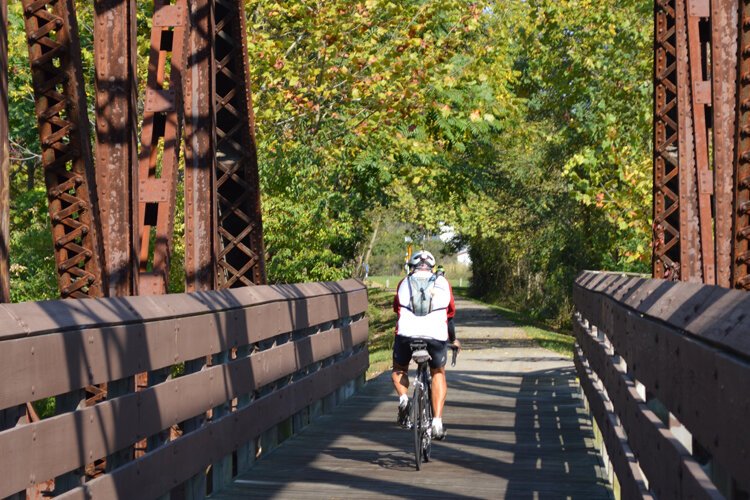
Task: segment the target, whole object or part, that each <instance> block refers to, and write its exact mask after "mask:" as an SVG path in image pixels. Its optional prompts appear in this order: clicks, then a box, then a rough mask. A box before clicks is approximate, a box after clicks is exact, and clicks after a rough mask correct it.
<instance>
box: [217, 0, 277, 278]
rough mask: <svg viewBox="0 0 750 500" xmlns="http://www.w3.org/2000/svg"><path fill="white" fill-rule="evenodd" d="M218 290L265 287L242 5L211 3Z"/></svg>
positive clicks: (228, 1)
mask: <svg viewBox="0 0 750 500" xmlns="http://www.w3.org/2000/svg"><path fill="white" fill-rule="evenodd" d="M214 9H215V19H216V28H215V29H216V31H215V37H214V39H215V49H214V50H215V57H216V61H215V71H216V72H215V85H216V89H215V92H216V161H217V170H216V197H217V201H216V204H217V235H218V236H217V237H218V246H219V249H218V252H219V253H218V256H217V268H218V270H217V272H218V285H219V288H233V287H238V286H246V285H253V284H262V283H265V282H266V271H265V258H264V249H263V223H262V218H261V209H260V183H259V179H258V158H257V151H256V144H255V116H254V114H253V107H252V96H251V93H250V79H249V76H250V72H249V61H248V54H247V40H246V37H247V28H246V25H245V15H244V2H242V1H239V0H215V7H214Z"/></svg>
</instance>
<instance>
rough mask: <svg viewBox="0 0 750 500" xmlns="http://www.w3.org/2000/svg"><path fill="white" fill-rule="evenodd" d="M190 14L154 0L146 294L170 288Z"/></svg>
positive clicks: (146, 147)
mask: <svg viewBox="0 0 750 500" xmlns="http://www.w3.org/2000/svg"><path fill="white" fill-rule="evenodd" d="M186 15H187V7H186V2H185V0H178V1H177V3H175V4H170V3H169V1H168V0H155V1H154V16H153V24H152V28H151V49H150V52H149V65H148V82H147V84H146V97H145V109H144V113H143V127H142V129H141V151H140V155H139V167H138V188H137V196H138V235H139V244H138V248H139V276H138V289H139V293H140V294H141V295H159V294H163V293H166V292H167V288H168V278H169V257H170V252H171V246H172V236H173V232H174V208H175V194H176V185H177V167H178V160H179V142H180V128H181V127H180V113H179V109H180V106H181V93H182V92H181V85H182V72H183V64H184V60H183V46H184V42H185V40H184V38H185V24H186ZM167 63H169V64H167ZM167 68H169V70H170V71H169V75H167V73H166V72H167ZM167 78H169V80H168V81H167ZM167 83H168V85H166V84H167ZM165 85H166V86H165Z"/></svg>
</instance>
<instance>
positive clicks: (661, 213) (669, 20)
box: [653, 0, 680, 279]
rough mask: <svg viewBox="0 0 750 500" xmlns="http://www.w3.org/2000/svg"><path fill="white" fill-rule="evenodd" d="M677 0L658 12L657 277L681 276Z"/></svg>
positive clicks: (665, 2)
mask: <svg viewBox="0 0 750 500" xmlns="http://www.w3.org/2000/svg"><path fill="white" fill-rule="evenodd" d="M675 3H676V0H660V1H657V3H656V8H655V12H654V30H655V33H654V51H655V54H654V82H655V91H654V253H653V274H654V277H656V278H664V279H679V277H680V212H679V208H680V196H679V192H680V186H679V182H678V181H679V163H678V153H677V139H678V133H677V131H678V124H677V49H676V47H677V40H676V34H675V27H676V24H675V22H676V17H675Z"/></svg>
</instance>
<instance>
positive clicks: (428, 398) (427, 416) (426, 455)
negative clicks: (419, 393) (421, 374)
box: [422, 377, 432, 462]
mask: <svg viewBox="0 0 750 500" xmlns="http://www.w3.org/2000/svg"><path fill="white" fill-rule="evenodd" d="M425 378H427V377H425ZM425 387H426V389H427V390H426V391H424V393H423V398H424V403H423V404H424V422H425V425H427V426H429V427H431V426H432V384H431V383H430V381H429V379H428V380H425ZM427 433H428V429H426V428H425V429H424V431H423V432H422V435H423V436H424V438H423V442H422V459H423V461H424V462H429V461H430V453H431V452H432V437H431V436H429V435H428V434H427Z"/></svg>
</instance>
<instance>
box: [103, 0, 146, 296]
mask: <svg viewBox="0 0 750 500" xmlns="http://www.w3.org/2000/svg"><path fill="white" fill-rule="evenodd" d="M94 11H95V18H94V56H95V66H96V80H95V82H96V155H95V157H96V179H97V187H98V192H99V200H100V211H101V221H102V239H103V242H104V253H105V257H106V269H107V276H108V283H109V296H127V295H132V294H133V293H134V287H133V285H134V275H135V268H134V262H135V256H134V255H133V244H134V241H135V231H134V228H135V217H134V205H133V195H132V193H133V188H132V186H133V185H134V184H133V181H134V179H133V177H134V176H135V175H136V174H137V172H136V168H135V165H136V162H137V147H138V146H137V135H136V134H137V132H136V108H135V101H136V99H137V96H136V90H137V87H136V83H135V66H134V65H133V64H132V62H133V57H134V54H135V52H136V50H137V49H136V46H135V43H136V40H135V37H134V36H133V35H134V29H135V22H136V21H135V2H134V0H128V1H122V0H98V1H96V2H95V3H94Z"/></svg>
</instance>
